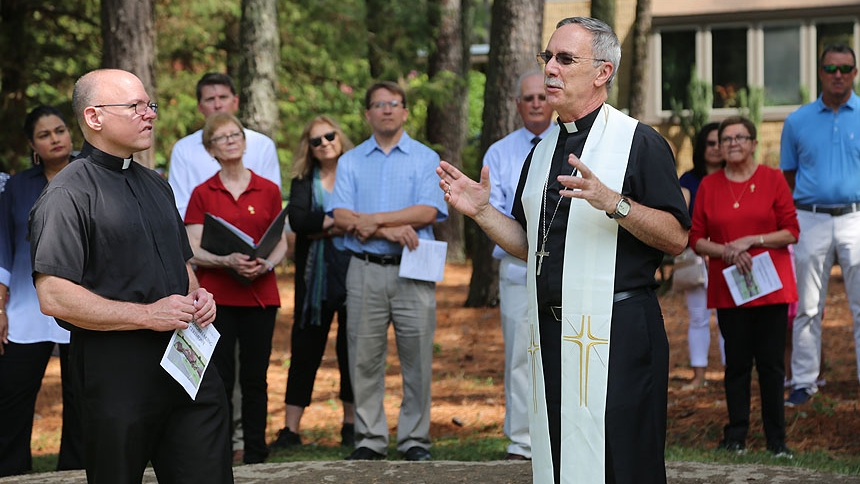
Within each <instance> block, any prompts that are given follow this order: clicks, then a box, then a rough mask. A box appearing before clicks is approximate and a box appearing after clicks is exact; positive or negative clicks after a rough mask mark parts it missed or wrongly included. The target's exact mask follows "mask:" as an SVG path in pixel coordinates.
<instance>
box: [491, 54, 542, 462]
mask: <svg viewBox="0 0 860 484" xmlns="http://www.w3.org/2000/svg"><path fill="white" fill-rule="evenodd" d="M543 83H544V76H543V72H541V71H539V70H534V71H530V72H526V73H525V74H523V75H522V76H520V78H519V82H518V86H519V93H518V95H517V99H516V101H517V113H518V114H519V115H520V118H521V119H522V120H523V127H522V128H520V129H518V130H516V131H513V132H512V133H510V134H508V135H507V136H505V137H504V138H502V139H500V140H499V141H496V142H495V143H493V144H492V145H490V147H489V148H488V149H487V153H486V154H485V155H484V165H486V166H488V167H490V184H491V187H492V188H491V190H490V205H492V206H494V207H496V208H497V209H498V210H499V211H500V212H502V213H504V214H505V215H507V216H508V217H511V208H512V207H513V206H514V196H515V195H516V192H517V185H518V184H519V182H520V174H521V172H522V171H523V162H524V161H525V160H526V157H527V156H528V155H529V153H530V152H531V151H532V148H534V146H535V145H536V144H537V143H538V142H539V141H540V140H541V139H542V138H543V137H544V136H546V135H547V133H549V131H550V130H551V129H553V126H550V124H551V122H552V107H550V105H549V104H548V103H547V102H546V91H545V90H544V87H543ZM511 218H513V217H511ZM493 257H495V258H496V259H500V261H499V310H500V313H501V317H502V318H501V319H502V335H503V337H504V340H505V424H504V431H505V435H506V436H507V437H508V438H509V439H511V443H510V444H508V449H507V456H505V459H506V460H523V459H531V457H532V446H531V438H530V436H529V405H528V402H529V399H530V398H531V395H530V393H529V378H531V370H530V367H529V358H528V346H529V341H530V339H529V323H528V309H529V294H528V291H527V290H526V273H527V272H528V271H527V268H526V262H525V261H524V260H522V259H519V258H517V257H515V256H512V255H511V254H508V253H507V252H505V250H504V249H502V248H501V247H499V246H498V245H497V246H495V247H494V248H493Z"/></svg>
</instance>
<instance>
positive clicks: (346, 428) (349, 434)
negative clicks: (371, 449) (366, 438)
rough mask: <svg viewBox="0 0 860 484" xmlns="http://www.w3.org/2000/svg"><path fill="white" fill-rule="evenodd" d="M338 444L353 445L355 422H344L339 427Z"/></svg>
mask: <svg viewBox="0 0 860 484" xmlns="http://www.w3.org/2000/svg"><path fill="white" fill-rule="evenodd" d="M340 445H342V446H343V447H354V446H355V424H351V423H345V424H343V427H341V428H340Z"/></svg>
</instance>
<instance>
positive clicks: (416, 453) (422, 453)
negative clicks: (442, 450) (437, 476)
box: [403, 445, 432, 462]
mask: <svg viewBox="0 0 860 484" xmlns="http://www.w3.org/2000/svg"><path fill="white" fill-rule="evenodd" d="M403 457H405V458H406V460H409V461H412V462H423V461H427V460H430V459H432V457H431V456H430V451H429V450H427V449H425V448H424V447H418V446H417V445H416V446H415V447H410V448H409V450H407V451H406V453H405V454H403Z"/></svg>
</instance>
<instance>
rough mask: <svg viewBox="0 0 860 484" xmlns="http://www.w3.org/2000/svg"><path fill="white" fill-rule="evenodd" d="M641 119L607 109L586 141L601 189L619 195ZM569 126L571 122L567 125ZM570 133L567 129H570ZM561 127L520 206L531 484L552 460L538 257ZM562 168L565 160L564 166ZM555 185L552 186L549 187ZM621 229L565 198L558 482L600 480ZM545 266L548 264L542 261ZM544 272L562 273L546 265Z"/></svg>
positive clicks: (535, 162)
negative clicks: (524, 248) (525, 266)
mask: <svg viewBox="0 0 860 484" xmlns="http://www.w3.org/2000/svg"><path fill="white" fill-rule="evenodd" d="M637 123H638V121H636V120H635V119H633V118H630V117H628V116H626V115H625V114H623V113H621V112H620V111H618V110H616V109H615V108H613V107H611V106H609V105H608V104H604V105H603V107H602V108H601V112H600V113H598V115H597V117H596V119H595V121H594V124H593V125H592V127H591V131H590V132H589V134H588V137H587V139H586V142H585V146H584V148H583V151H582V156H580V159H581V160H582V162H583V163H585V164H586V165H587V166H588V167H589V168H590V169H591V170H592V171H593V172H594V174H595V175H596V176H597V177H598V178H599V179H600V181H601V182H603V184H604V185H606V186H607V187H609V188H610V189H611V190H614V191H616V192H618V193H621V188H622V184H623V181H624V174H625V172H626V170H627V160H628V158H629V155H630V147H631V145H632V142H633V133H634V131H635V129H636V125H637ZM569 125H570V126H573V123H569ZM568 131H571V130H568ZM558 135H559V129H558V128H556V129H555V130H553V131H552V132H551V133H550V134H549V135H547V136H546V137H545V138H544V139H543V140H542V141H541V142H540V143H539V144H538V145H537V147H536V148H535V150H534V153H533V154H532V160H531V165H530V168H529V172H528V177H527V179H526V184H525V187H524V190H523V197H522V203H523V208H524V211H525V215H526V220H527V232H528V243H529V257H528V269H529V274H531V275H532V276H531V277H529V278H528V291H529V294H530V295H531V300H530V303H529V325H530V334H531V338H532V340H531V344H530V347H529V358H530V363H531V368H532V386H533V387H532V388H531V390H532V393H531V395H532V397H533V398H532V400H533V401H532V402H530V403H531V406H532V412H530V432H531V439H532V459H533V460H532V469H533V471H532V472H533V476H534V483H535V484H552V483H553V482H554V476H553V462H552V452H551V448H550V437H549V424H548V420H547V406H546V392H545V386H544V377H543V364H542V361H541V355H540V351H541V349H540V344H541V336H540V324H539V322H538V308H537V290H536V284H535V277H534V274H535V273H536V262H537V261H536V257H535V251H537V250H538V247H539V240H540V237H541V234H540V230H541V216H542V215H541V211H542V210H543V208H542V200H543V197H544V196H545V194H544V190H545V187H546V186H547V184H546V180H547V177H548V175H549V172H550V167H551V162H552V158H553V151H554V150H555V147H556V144H557V141H558ZM565 162H567V160H565ZM551 181H552V180H550V182H551ZM543 216H546V217H548V216H549V214H544V215H543ZM617 235H618V223H617V222H616V221H615V220H613V219H610V218H609V217H607V216H606V214H605V213H604V212H603V211H601V210H597V209H595V208H594V207H592V206H591V205H590V204H589V203H588V202H587V201H585V200H582V199H577V198H571V199H570V212H569V215H568V219H567V233H566V243H567V244H569V245H568V248H569V250H565V252H564V263H563V267H562V268H561V269H562V270H563V276H562V310H561V316H562V320H561V322H559V323H558V324H561V325H562V329H561V334H562V341H561V365H562V369H561V376H562V378H561V381H562V389H561V399H562V402H561V443H560V445H561V454H560V455H561V462H560V463H559V466H560V475H561V482H562V483H582V484H596V483H603V482H605V475H606V469H605V467H606V455H605V454H606V435H605V434H606V432H605V425H604V414H605V408H606V387H607V379H608V378H607V377H608V371H609V352H610V348H611V342H610V340H609V334H610V327H611V321H612V304H613V300H612V298H613V295H614V287H615V255H616V244H617ZM544 262H547V261H544ZM547 263H548V264H549V266H548V267H546V268H545V269H544V270H559V268H558V267H552V265H551V264H552V263H551V262H547Z"/></svg>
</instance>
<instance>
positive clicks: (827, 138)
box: [779, 43, 860, 407]
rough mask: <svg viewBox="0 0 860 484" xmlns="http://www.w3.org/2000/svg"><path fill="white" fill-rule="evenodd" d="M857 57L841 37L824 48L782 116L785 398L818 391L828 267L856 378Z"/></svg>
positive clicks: (859, 273) (794, 401) (799, 401)
mask: <svg viewBox="0 0 860 484" xmlns="http://www.w3.org/2000/svg"><path fill="white" fill-rule="evenodd" d="M856 77H857V57H856V56H855V55H854V51H853V50H851V48H850V47H848V46H847V45H845V44H841V43H840V44H833V45H830V46H828V47H826V48H825V49H824V52H823V53H822V55H821V62H820V64H819V66H818V78H819V79H820V80H821V87H822V92H821V95H820V96H819V97H818V99H817V100H815V101H814V102H812V103H810V104H807V105H805V106H802V107H800V108H799V109H798V110H797V111H795V112H793V113H792V114H791V115H790V116H789V117H788V118H787V119H786V120H785V125H784V126H783V129H782V140H781V143H780V163H779V165H780V168H782V170H783V172H784V173H785V178H786V179H787V180H788V184H789V186H791V187H792V189H793V190H794V203H795V205H796V206H797V220H798V222H799V223H800V240H799V241H798V243H797V247H796V249H795V258H796V263H797V291H798V296H799V299H798V307H797V316H796V317H795V319H794V330H793V331H794V333H793V337H792V342H793V352H792V357H791V374H792V378H793V382H794V388H793V389H792V392H791V394H790V395H789V397H788V399H787V400H786V401H785V405H786V406H789V407H795V406H798V405H803V404H804V403H806V402H808V401H809V400H810V399H811V398H812V396H813V395H815V393H816V392H817V391H818V386H817V384H816V379H817V378H818V373H819V370H820V368H821V315H822V313H823V312H824V301H825V296H826V295H827V283H828V280H829V278H830V270H831V268H832V267H833V263H834V262H836V263H838V264H839V265H840V267H841V268H842V275H843V277H844V279H845V289H846V291H847V293H848V302H849V303H850V306H851V313H852V315H853V317H854V339H855V341H854V344H855V349H856V352H857V365H858V378H860V98H858V96H857V94H855V93H854V91H853V89H854V80H855V79H856Z"/></svg>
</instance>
